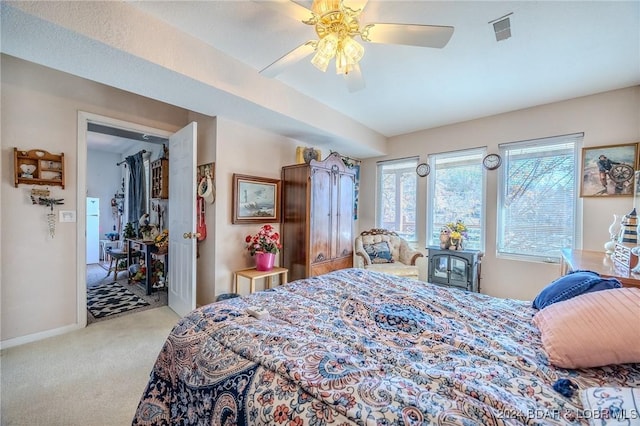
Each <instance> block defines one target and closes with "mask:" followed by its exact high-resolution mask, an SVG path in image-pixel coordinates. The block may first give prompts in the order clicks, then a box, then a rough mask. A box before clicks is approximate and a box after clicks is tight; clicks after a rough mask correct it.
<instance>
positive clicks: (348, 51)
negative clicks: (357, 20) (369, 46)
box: [341, 37, 364, 63]
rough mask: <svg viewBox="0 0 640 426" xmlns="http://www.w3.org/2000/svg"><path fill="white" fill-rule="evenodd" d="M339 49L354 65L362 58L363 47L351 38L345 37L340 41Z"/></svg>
mask: <svg viewBox="0 0 640 426" xmlns="http://www.w3.org/2000/svg"><path fill="white" fill-rule="evenodd" d="M341 47H342V51H343V52H344V54H345V55H347V57H349V58H350V59H351V61H353V62H354V63H358V62H360V59H362V57H363V56H364V46H362V45H361V44H360V43H358V42H357V41H355V40H354V39H353V38H351V37H345V38H344V39H343V40H342V43H341Z"/></svg>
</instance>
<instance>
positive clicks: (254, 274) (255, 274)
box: [234, 267, 289, 294]
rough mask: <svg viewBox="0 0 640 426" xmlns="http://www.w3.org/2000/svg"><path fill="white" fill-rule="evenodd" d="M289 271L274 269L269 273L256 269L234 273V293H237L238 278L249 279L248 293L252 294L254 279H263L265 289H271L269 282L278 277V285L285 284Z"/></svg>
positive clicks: (254, 284)
mask: <svg viewBox="0 0 640 426" xmlns="http://www.w3.org/2000/svg"><path fill="white" fill-rule="evenodd" d="M288 273H289V270H288V269H287V268H278V267H274V268H273V269H272V270H270V271H258V270H256V268H249V269H242V270H240V271H235V272H234V275H235V292H236V293H237V294H240V293H238V277H244V278H248V279H249V293H253V292H254V291H255V290H256V279H258V278H265V279H266V285H265V289H267V288H271V280H272V278H273V277H274V276H275V275H280V284H286V283H287V275H288Z"/></svg>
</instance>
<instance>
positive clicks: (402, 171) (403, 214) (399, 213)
mask: <svg viewBox="0 0 640 426" xmlns="http://www.w3.org/2000/svg"><path fill="white" fill-rule="evenodd" d="M417 165H418V159H417V158H405V159H402V160H392V161H381V162H379V163H378V208H377V209H376V211H377V217H376V226H377V227H379V228H385V229H388V230H390V231H395V232H397V233H398V235H400V236H401V237H402V238H404V239H405V240H407V241H417V239H418V238H417V235H416V195H417V194H416V187H417V184H418V179H417V175H416V167H417Z"/></svg>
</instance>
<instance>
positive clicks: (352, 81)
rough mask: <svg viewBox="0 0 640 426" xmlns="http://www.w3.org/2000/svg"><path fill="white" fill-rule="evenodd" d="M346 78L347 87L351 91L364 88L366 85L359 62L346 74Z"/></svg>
mask: <svg viewBox="0 0 640 426" xmlns="http://www.w3.org/2000/svg"><path fill="white" fill-rule="evenodd" d="M344 79H345V80H346V81H347V88H348V89H349V92H351V93H353V92H357V91H359V90H362V89H364V87H365V83H364V78H362V72H361V71H360V65H358V64H355V65H354V66H353V69H352V70H351V71H350V72H349V73H348V74H345V75H344Z"/></svg>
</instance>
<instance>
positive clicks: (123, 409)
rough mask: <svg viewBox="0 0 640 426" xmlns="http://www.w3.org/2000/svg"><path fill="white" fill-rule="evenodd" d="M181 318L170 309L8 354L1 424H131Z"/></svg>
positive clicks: (0, 361)
mask: <svg viewBox="0 0 640 426" xmlns="http://www.w3.org/2000/svg"><path fill="white" fill-rule="evenodd" d="M177 320H178V316H177V315H176V314H175V313H174V312H173V311H172V310H171V309H169V308H168V307H166V306H165V307H161V308H156V309H150V310H146V311H142V312H137V313H133V314H130V315H125V316H122V317H119V318H114V319H112V320H110V321H100V322H97V323H94V324H91V325H89V326H88V327H86V328H84V329H82V330H77V331H74V332H71V333H67V334H64V335H61V336H56V337H52V338H49V339H45V340H41V341H39V342H34V343H29V344H25V345H21V346H17V347H13V348H8V349H4V350H2V351H1V352H0V373H1V376H2V379H1V383H2V388H1V393H0V401H1V407H2V408H1V418H0V424H2V425H3V426H9V425H25V426H27V425H28V426H39V425H42V426H45V425H46V426H58V425H60V426H76V425H78V426H94V425H95V426H100V425H105V426H107V425H108V426H117V425H130V424H131V420H132V419H133V415H134V413H135V410H136V407H137V405H138V400H139V399H140V397H141V396H142V392H143V390H144V388H145V386H146V383H147V380H148V379H149V372H150V371H151V368H152V367H153V363H154V362H155V360H156V357H157V356H158V353H159V352H160V349H161V348H162V344H163V343H164V341H165V339H166V337H167V335H168V334H169V332H170V331H171V329H172V327H173V325H174V324H175V323H176V322H177Z"/></svg>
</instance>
